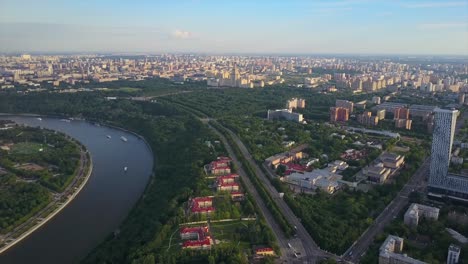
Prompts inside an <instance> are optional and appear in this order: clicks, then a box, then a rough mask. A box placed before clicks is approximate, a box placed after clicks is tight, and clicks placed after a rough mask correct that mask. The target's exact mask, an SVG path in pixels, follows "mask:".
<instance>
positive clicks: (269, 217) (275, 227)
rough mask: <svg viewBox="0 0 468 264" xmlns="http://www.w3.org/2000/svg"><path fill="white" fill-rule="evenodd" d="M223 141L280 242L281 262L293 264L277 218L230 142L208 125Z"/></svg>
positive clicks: (205, 121)
mask: <svg viewBox="0 0 468 264" xmlns="http://www.w3.org/2000/svg"><path fill="white" fill-rule="evenodd" d="M202 121H203V122H204V123H205V124H208V122H207V121H208V120H207V119H205V120H202ZM208 126H209V127H210V128H211V129H212V130H213V131H214V132H215V133H216V134H217V135H218V136H219V137H220V139H221V141H222V142H223V144H224V146H225V147H226V150H227V152H228V154H229V156H230V157H231V158H232V161H233V162H234V164H235V165H236V167H237V173H238V174H239V176H240V177H241V179H242V181H243V182H244V183H245V187H246V188H247V191H248V193H249V194H250V195H252V196H253V198H254V200H255V201H256V202H257V205H258V207H259V208H260V211H261V212H262V214H263V216H264V217H265V220H266V222H267V224H268V225H269V226H270V227H271V229H272V231H273V233H274V235H275V236H276V239H277V240H278V244H279V247H280V250H281V255H282V257H281V260H283V261H285V262H286V263H293V262H294V259H293V256H292V254H291V252H290V250H289V248H288V240H287V238H286V236H285V235H284V233H283V232H282V231H281V228H280V227H279V225H278V223H276V220H275V218H274V217H273V215H272V214H271V212H270V211H269V210H268V208H267V207H266V205H265V203H264V201H263V200H262V198H261V197H260V195H259V194H258V192H257V190H256V189H255V187H254V185H253V184H252V183H251V181H250V179H249V177H247V174H246V173H245V171H244V169H243V166H242V164H241V163H240V162H239V159H238V158H237V156H236V155H235V153H234V151H233V150H232V147H231V146H230V145H229V143H228V141H227V140H226V138H225V137H224V135H223V134H222V133H221V132H220V131H218V130H217V129H216V128H214V127H212V126H210V125H208Z"/></svg>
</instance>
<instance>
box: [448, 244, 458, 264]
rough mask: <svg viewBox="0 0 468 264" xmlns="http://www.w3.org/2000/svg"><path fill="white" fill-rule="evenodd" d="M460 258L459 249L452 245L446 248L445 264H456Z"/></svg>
mask: <svg viewBox="0 0 468 264" xmlns="http://www.w3.org/2000/svg"><path fill="white" fill-rule="evenodd" d="M459 258H460V247H459V246H457V245H454V244H451V245H450V247H449V248H448V255H447V264H458V259H459Z"/></svg>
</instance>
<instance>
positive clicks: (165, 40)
mask: <svg viewBox="0 0 468 264" xmlns="http://www.w3.org/2000/svg"><path fill="white" fill-rule="evenodd" d="M0 39H1V45H0V52H148V53H161V52H204V53H356V54H375V53H377V54H460V55H468V0H447V1H440V0H439V1H429V0H418V1H415V0H411V1H404V0H393V1H389V0H388V1H380V0H374V1H372V0H331V1H325V0H318V1H314V0H308V1H307V0H304V1H300V0H289V1H286V0H284V1H280V0H263V1H260V0H257V1H253V0H251V1H247V0H231V1H227V0H226V1H222V0H216V1H215V0H165V1H159V0H152V1H149V0H148V1H146V0H133V1H131V0H121V1H119V0H113V1H111V0H76V1H70V0H40V1H38V0H30V1H27V0H0Z"/></svg>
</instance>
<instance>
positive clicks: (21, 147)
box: [11, 142, 44, 155]
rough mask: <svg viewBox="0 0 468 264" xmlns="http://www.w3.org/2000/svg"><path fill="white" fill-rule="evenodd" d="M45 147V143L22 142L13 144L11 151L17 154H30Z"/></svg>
mask: <svg viewBox="0 0 468 264" xmlns="http://www.w3.org/2000/svg"><path fill="white" fill-rule="evenodd" d="M41 148H42V149H43V148H44V147H43V145H42V144H39V143H33V142H21V143H17V144H15V145H14V146H13V148H12V150H11V153H12V154H15V155H30V154H34V153H37V152H39V149H41Z"/></svg>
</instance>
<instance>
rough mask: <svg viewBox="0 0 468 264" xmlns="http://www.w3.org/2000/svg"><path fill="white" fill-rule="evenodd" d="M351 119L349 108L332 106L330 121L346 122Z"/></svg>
mask: <svg viewBox="0 0 468 264" xmlns="http://www.w3.org/2000/svg"><path fill="white" fill-rule="evenodd" d="M348 119H349V110H348V109H347V108H344V107H330V122H346V121H348Z"/></svg>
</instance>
